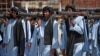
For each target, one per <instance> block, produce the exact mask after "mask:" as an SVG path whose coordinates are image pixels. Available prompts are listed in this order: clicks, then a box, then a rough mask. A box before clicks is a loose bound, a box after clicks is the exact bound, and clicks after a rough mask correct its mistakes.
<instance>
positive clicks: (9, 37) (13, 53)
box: [3, 19, 18, 56]
mask: <svg viewBox="0 0 100 56" xmlns="http://www.w3.org/2000/svg"><path fill="white" fill-rule="evenodd" d="M15 23H16V20H15V19H10V20H9V21H8V24H7V28H6V30H5V31H6V32H5V37H4V39H3V43H6V44H7V46H6V47H5V48H6V56H17V49H18V48H17V47H15V46H14V38H13V37H14V34H13V27H14V25H15Z"/></svg>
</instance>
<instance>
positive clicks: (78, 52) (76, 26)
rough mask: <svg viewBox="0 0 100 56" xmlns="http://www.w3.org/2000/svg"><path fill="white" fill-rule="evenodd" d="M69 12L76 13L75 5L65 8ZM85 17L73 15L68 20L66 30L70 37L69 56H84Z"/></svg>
mask: <svg viewBox="0 0 100 56" xmlns="http://www.w3.org/2000/svg"><path fill="white" fill-rule="evenodd" d="M65 10H66V11H67V12H75V11H76V9H75V6H74V5H67V6H66V7H65ZM83 20H84V17H83V16H79V15H72V16H70V17H68V18H67V19H66V30H67V33H68V34H67V36H68V44H67V52H66V53H67V55H68V56H82V55H83V51H82V49H83V46H84V39H85V37H84V33H85V32H84V30H85V28H84V21H83Z"/></svg>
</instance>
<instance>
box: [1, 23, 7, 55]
mask: <svg viewBox="0 0 100 56" xmlns="http://www.w3.org/2000/svg"><path fill="white" fill-rule="evenodd" d="M5 29H6V26H4V23H3V24H2V26H1V29H0V30H1V32H3V37H5ZM2 40H3V39H2ZM1 48H2V46H1ZM1 56H6V48H2V50H1Z"/></svg>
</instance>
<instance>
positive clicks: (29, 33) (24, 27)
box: [22, 19, 31, 56]
mask: <svg viewBox="0 0 100 56" xmlns="http://www.w3.org/2000/svg"><path fill="white" fill-rule="evenodd" d="M26 24H27V26H26ZM22 25H23V29H24V34H25V52H24V56H28V54H29V50H30V49H29V48H28V47H27V43H28V42H26V27H27V35H28V36H27V38H28V41H30V40H31V30H30V29H31V26H30V21H28V20H27V21H26V22H25V20H24V19H23V20H22Z"/></svg>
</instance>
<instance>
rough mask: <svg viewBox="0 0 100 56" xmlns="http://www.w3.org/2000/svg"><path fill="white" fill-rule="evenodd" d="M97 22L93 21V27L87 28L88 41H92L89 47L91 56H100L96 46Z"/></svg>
mask: <svg viewBox="0 0 100 56" xmlns="http://www.w3.org/2000/svg"><path fill="white" fill-rule="evenodd" d="M98 26H99V21H97V20H96V21H95V22H94V23H93V25H92V26H91V27H90V28H89V39H91V40H92V42H91V43H90V46H89V51H90V53H91V54H92V56H100V55H99V50H98V44H97V34H98V33H97V31H98Z"/></svg>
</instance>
